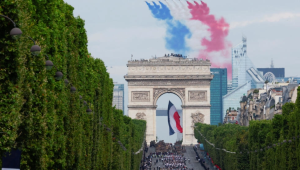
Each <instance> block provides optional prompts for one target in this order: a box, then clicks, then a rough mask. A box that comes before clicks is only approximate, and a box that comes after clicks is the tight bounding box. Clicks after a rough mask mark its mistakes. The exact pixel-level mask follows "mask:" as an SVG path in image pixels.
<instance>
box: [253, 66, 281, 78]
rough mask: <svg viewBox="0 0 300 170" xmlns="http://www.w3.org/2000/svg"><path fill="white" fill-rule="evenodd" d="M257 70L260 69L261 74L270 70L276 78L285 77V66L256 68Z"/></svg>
mask: <svg viewBox="0 0 300 170" xmlns="http://www.w3.org/2000/svg"><path fill="white" fill-rule="evenodd" d="M257 70H258V71H261V72H262V73H263V75H265V74H266V73H267V72H271V73H273V74H274V76H275V77H276V78H284V77H285V68H257Z"/></svg>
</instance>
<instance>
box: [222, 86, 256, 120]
mask: <svg viewBox="0 0 300 170" xmlns="http://www.w3.org/2000/svg"><path fill="white" fill-rule="evenodd" d="M250 89H251V81H248V82H246V83H245V84H243V85H241V86H239V87H238V88H236V89H234V90H232V91H231V92H230V93H228V94H226V95H225V96H223V108H222V109H223V114H222V122H223V120H224V117H225V115H226V110H227V109H229V107H231V108H235V109H237V108H238V107H240V101H241V97H243V95H244V94H245V95H247V91H248V90H250Z"/></svg>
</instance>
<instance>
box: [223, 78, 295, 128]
mask: <svg viewBox="0 0 300 170" xmlns="http://www.w3.org/2000/svg"><path fill="white" fill-rule="evenodd" d="M298 86H299V84H298V83H295V82H292V83H275V84H274V83H273V84H268V85H267V86H265V88H264V89H251V90H248V92H247V94H246V95H243V96H241V99H240V109H238V111H239V114H238V115H240V119H239V122H240V125H243V126H248V125H249V121H250V120H269V119H273V117H274V115H276V114H282V106H283V105H284V104H285V103H287V102H293V103H295V102H296V99H297V88H298ZM225 117H226V116H225Z"/></svg>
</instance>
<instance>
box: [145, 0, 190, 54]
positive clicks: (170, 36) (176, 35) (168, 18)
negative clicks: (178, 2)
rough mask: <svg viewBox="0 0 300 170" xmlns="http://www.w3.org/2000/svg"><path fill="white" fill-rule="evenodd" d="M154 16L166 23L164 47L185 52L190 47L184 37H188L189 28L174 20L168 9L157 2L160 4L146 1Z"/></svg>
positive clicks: (180, 52)
mask: <svg viewBox="0 0 300 170" xmlns="http://www.w3.org/2000/svg"><path fill="white" fill-rule="evenodd" d="M146 3H147V5H148V7H149V9H150V11H151V13H152V15H153V16H154V18H156V19H158V20H163V21H165V22H166V24H167V37H166V38H165V40H166V48H167V49H169V50H173V51H174V52H175V53H179V54H183V55H184V54H186V53H187V52H188V51H189V50H190V49H189V48H188V47H187V46H186V42H185V37H187V38H190V37H191V32H190V30H189V29H188V28H187V27H186V26H185V25H184V24H182V23H181V22H180V21H178V20H174V19H173V16H172V15H171V12H170V9H169V8H168V7H167V6H166V5H165V4H163V3H162V2H159V3H160V5H158V4H156V3H155V2H153V5H151V4H150V3H148V2H146Z"/></svg>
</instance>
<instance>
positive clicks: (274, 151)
mask: <svg viewBox="0 0 300 170" xmlns="http://www.w3.org/2000/svg"><path fill="white" fill-rule="evenodd" d="M282 111H283V113H282V115H275V116H274V118H273V119H272V120H262V121H251V122H250V125H249V127H242V126H239V125H236V124H225V125H219V126H215V125H206V124H200V123H198V124H196V126H197V127H196V129H195V136H196V138H197V139H198V141H200V142H201V143H203V144H204V146H205V150H206V151H207V152H208V153H209V154H210V156H211V158H212V160H213V161H214V163H215V164H217V165H219V166H220V167H221V168H222V169H223V170H235V169H241V170H260V169H264V170H282V169H300V145H299V142H300V137H299V136H300V88H298V95H297V100H296V103H286V104H285V105H284V106H283V108H282ZM197 130H199V131H200V132H201V133H202V134H203V136H205V137H206V139H207V140H208V141H209V142H211V143H214V144H215V147H213V146H211V145H209V144H208V143H207V142H206V141H205V140H204V138H203V137H202V136H201V135H199V133H197ZM284 140H285V142H284ZM274 144H276V145H274ZM216 148H222V149H223V148H224V149H226V150H229V151H232V152H236V154H231V153H227V152H224V151H222V150H218V149H216Z"/></svg>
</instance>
